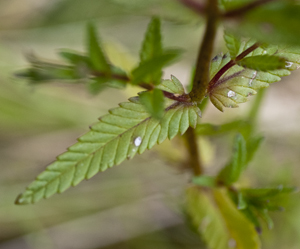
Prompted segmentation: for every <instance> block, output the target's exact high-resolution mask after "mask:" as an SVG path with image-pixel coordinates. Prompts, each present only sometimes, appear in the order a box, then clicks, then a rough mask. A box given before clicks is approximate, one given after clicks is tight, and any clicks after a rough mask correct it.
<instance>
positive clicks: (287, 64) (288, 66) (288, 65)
mask: <svg viewBox="0 0 300 249" xmlns="http://www.w3.org/2000/svg"><path fill="white" fill-rule="evenodd" d="M291 66H293V62H290V61H287V62H286V65H285V67H286V68H290V67H291Z"/></svg>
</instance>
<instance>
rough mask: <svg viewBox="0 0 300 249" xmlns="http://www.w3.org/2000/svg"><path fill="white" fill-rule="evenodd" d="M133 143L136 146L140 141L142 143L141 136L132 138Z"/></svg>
mask: <svg viewBox="0 0 300 249" xmlns="http://www.w3.org/2000/svg"><path fill="white" fill-rule="evenodd" d="M133 143H134V145H135V146H136V147H138V146H140V145H141V143H142V138H141V137H136V138H135V139H134V142H133Z"/></svg>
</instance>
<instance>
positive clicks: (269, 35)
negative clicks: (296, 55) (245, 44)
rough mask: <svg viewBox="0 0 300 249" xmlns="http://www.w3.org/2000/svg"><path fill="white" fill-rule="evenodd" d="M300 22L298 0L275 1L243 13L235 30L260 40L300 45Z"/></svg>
mask: <svg viewBox="0 0 300 249" xmlns="http://www.w3.org/2000/svg"><path fill="white" fill-rule="evenodd" d="M293 2H295V3H293ZM299 23H300V6H299V4H297V3H296V1H274V2H273V3H269V4H265V5H262V6H260V7H259V8H255V9H254V10H253V11H249V12H248V13H246V14H245V15H243V19H242V22H239V25H238V26H237V27H236V29H235V31H236V32H237V33H238V34H240V35H244V36H247V37H252V38H254V39H257V40H258V41H260V42H267V43H271V44H279V43H281V44H291V45H299V40H300V33H299Z"/></svg>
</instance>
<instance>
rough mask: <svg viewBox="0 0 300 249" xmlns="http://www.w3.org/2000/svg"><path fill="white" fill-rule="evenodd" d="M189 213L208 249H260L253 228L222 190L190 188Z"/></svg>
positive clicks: (187, 208) (188, 198)
mask: <svg viewBox="0 0 300 249" xmlns="http://www.w3.org/2000/svg"><path fill="white" fill-rule="evenodd" d="M185 210H186V213H187V215H188V217H189V219H190V220H191V222H192V225H193V226H194V227H195V228H196V229H197V232H198V233H199V234H200V236H201V237H202V238H203V240H204V241H205V242H206V244H207V247H208V248H209V249H230V248H236V249H259V248H260V241H259V237H258V235H257V233H256V231H255V228H254V226H253V225H252V223H251V222H250V221H248V220H247V218H246V217H245V216H244V215H243V214H242V213H241V212H240V211H239V210H237V208H236V207H235V206H234V204H233V203H232V201H231V200H230V198H229V197H228V196H227V193H226V192H225V190H223V189H214V190H212V191H209V190H206V191H204V190H203V189H201V188H199V187H190V188H188V189H187V191H186V205H185Z"/></svg>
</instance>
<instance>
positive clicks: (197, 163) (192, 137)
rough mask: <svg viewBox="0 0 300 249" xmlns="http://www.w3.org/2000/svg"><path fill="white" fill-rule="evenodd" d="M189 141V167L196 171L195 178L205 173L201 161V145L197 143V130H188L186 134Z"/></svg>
mask: <svg viewBox="0 0 300 249" xmlns="http://www.w3.org/2000/svg"><path fill="white" fill-rule="evenodd" d="M185 137H186V140H187V143H186V144H187V149H188V153H189V165H190V166H191V168H192V169H193V171H194V175H195V176H199V175H201V174H202V173H203V168H202V164H201V160H200V154H199V145H198V143H197V136H196V134H195V130H194V129H193V128H191V127H189V128H188V130H187V132H186V133H185Z"/></svg>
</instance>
